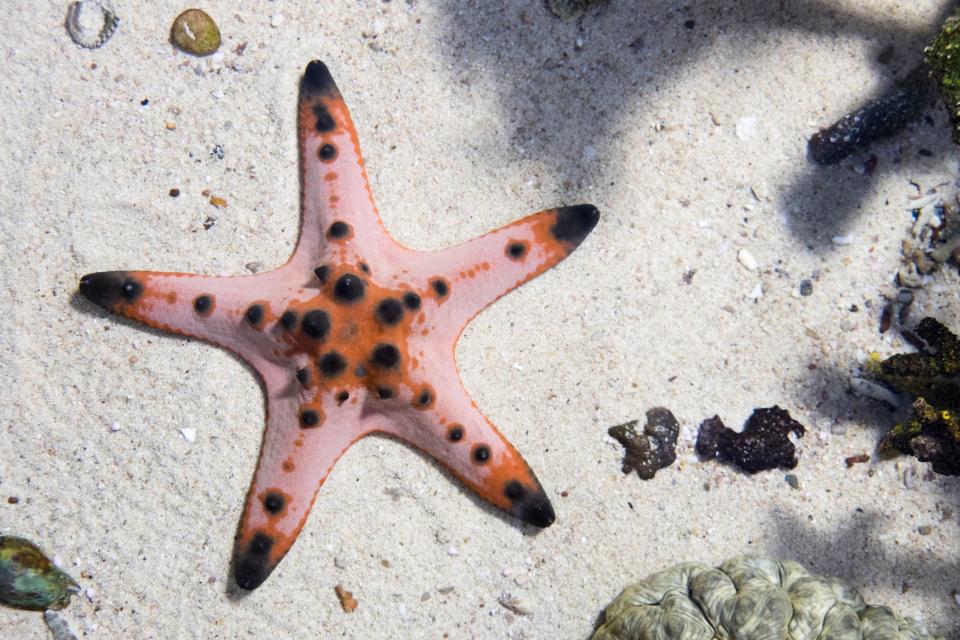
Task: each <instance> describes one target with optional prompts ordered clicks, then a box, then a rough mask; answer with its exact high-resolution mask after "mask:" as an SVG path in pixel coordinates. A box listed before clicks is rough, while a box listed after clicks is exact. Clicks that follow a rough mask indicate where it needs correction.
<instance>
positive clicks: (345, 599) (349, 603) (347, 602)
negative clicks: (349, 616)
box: [333, 584, 357, 613]
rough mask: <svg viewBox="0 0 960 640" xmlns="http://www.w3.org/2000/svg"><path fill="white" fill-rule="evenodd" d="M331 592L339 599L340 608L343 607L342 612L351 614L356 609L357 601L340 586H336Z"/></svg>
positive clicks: (349, 592)
mask: <svg viewBox="0 0 960 640" xmlns="http://www.w3.org/2000/svg"><path fill="white" fill-rule="evenodd" d="M333 590H334V591H335V592H336V594H337V597H338V598H339V599H340V606H341V607H343V610H344V612H345V613H353V610H354V609H356V608H357V599H356V598H354V597H353V592H352V591H347V590H346V589H344V588H343V585H342V584H338V585H337V586H335V587H334V588H333Z"/></svg>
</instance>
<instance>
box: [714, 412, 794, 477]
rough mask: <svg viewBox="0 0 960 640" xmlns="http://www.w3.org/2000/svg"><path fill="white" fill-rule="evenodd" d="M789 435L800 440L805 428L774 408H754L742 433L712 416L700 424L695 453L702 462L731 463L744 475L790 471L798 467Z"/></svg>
mask: <svg viewBox="0 0 960 640" xmlns="http://www.w3.org/2000/svg"><path fill="white" fill-rule="evenodd" d="M790 433H794V434H796V435H797V436H801V437H802V436H803V434H804V433H806V429H804V427H803V425H802V424H800V423H799V422H797V421H796V420H794V419H793V418H791V417H790V413H789V412H787V411H785V410H783V409H781V408H780V407H777V406H773V407H769V408H765V409H764V408H761V409H754V411H753V413H752V414H751V415H750V418H749V419H748V420H747V424H746V427H744V429H743V431H742V432H741V433H737V432H736V431H733V430H732V429H728V428H727V427H725V426H724V424H723V422H722V421H721V420H720V417H719V416H713V417H712V418H708V419H706V420H704V421H703V423H702V424H701V425H700V433H699V434H697V454H698V455H699V456H700V458H701V459H703V460H713V459H714V458H717V459H718V460H720V461H722V462H732V463H733V464H735V465H737V466H738V467H740V468H741V469H743V470H744V471H746V472H747V473H756V472H758V471H765V470H767V469H774V468H777V467H780V468H783V469H793V468H794V467H796V466H797V449H796V447H795V446H793V443H792V442H790V438H789V437H787V436H788V435H789V434H790Z"/></svg>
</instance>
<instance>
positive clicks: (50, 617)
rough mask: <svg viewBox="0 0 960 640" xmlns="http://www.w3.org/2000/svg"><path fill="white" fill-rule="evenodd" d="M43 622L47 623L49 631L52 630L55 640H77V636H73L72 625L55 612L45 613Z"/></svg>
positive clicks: (51, 633)
mask: <svg viewBox="0 0 960 640" xmlns="http://www.w3.org/2000/svg"><path fill="white" fill-rule="evenodd" d="M43 621H44V622H46V623H47V629H50V635H51V636H53V640H77V636H75V635H73V631H72V630H71V629H70V625H69V624H68V623H67V621H66V620H64V619H63V616H61V615H60V614H58V613H55V612H53V611H44V612H43Z"/></svg>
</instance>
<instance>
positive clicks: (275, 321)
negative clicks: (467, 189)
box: [80, 60, 600, 590]
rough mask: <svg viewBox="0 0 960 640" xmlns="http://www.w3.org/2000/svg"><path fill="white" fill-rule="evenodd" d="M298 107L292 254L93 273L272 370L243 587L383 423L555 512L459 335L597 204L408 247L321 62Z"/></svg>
mask: <svg viewBox="0 0 960 640" xmlns="http://www.w3.org/2000/svg"><path fill="white" fill-rule="evenodd" d="M297 114H298V124H297V131H298V140H299V151H300V169H301V174H302V175H301V229H300V237H299V240H298V241H297V246H296V249H295V251H294V253H293V256H292V257H291V258H290V259H289V261H288V262H287V263H286V264H284V265H283V266H282V267H279V268H277V269H274V270H272V271H268V272H265V273H262V274H257V275H252V276H249V275H248V276H233V277H214V276H205V275H195V274H185V273H162V272H150V271H106V272H100V273H93V274H89V275H85V276H83V278H82V279H81V280H80V292H81V293H82V294H83V295H84V296H86V297H87V298H88V299H89V300H91V301H92V302H94V303H96V304H98V305H100V306H102V307H104V308H105V309H107V310H109V311H111V312H113V313H117V314H120V315H122V316H125V317H127V318H131V319H133V320H137V321H139V322H143V323H146V324H148V325H150V326H152V327H155V328H158V329H162V330H164V331H168V332H171V333H176V334H181V335H185V336H190V337H193V338H199V339H202V340H205V341H207V342H210V343H213V344H215V345H217V346H220V347H223V348H226V349H228V350H230V351H232V352H233V353H234V354H236V355H237V356H239V357H240V358H241V359H243V360H244V361H246V362H247V363H248V364H249V365H250V366H251V367H252V368H253V369H254V370H255V371H256V372H257V373H258V374H259V376H260V378H261V382H262V386H263V389H264V393H265V395H266V403H267V404H266V415H267V418H266V428H265V431H264V436H263V443H262V447H261V450H260V458H259V461H258V463H257V468H256V472H255V474H254V478H253V482H252V484H251V486H250V490H249V492H248V494H247V499H246V505H245V507H244V512H243V516H242V518H241V521H240V526H239V530H238V533H237V540H236V544H235V550H234V561H233V567H234V573H235V576H234V577H235V579H236V582H237V584H238V585H239V586H240V587H242V588H244V589H248V590H249V589H255V588H256V587H258V586H259V585H260V584H262V583H263V581H264V580H265V579H266V578H267V576H268V575H269V574H270V572H271V571H273V569H274V568H275V567H276V566H277V564H278V563H279V562H280V560H281V559H282V558H283V556H284V555H285V554H286V553H287V551H288V550H289V549H290V547H291V545H292V544H293V542H294V540H296V538H297V535H298V534H299V533H300V530H301V529H302V528H303V525H304V522H305V521H306V519H307V515H308V514H309V512H310V509H311V507H312V506H313V502H314V499H315V498H316V495H317V492H318V491H319V489H320V486H321V485H322V484H323V482H324V480H325V479H326V477H327V475H328V474H329V472H330V470H331V468H332V467H333V465H334V463H335V462H336V461H337V459H338V458H339V457H340V456H341V455H342V454H343V452H344V451H346V450H347V448H348V447H350V445H351V444H353V443H354V442H356V441H357V440H358V439H360V438H362V437H363V436H365V435H367V434H370V433H374V432H377V433H386V434H388V435H391V436H394V437H396V438H398V439H400V440H402V441H404V442H406V443H408V444H410V445H412V446H413V447H416V448H417V449H419V450H421V451H424V452H426V453H427V454H429V455H430V456H432V457H433V458H434V459H436V460H437V461H438V462H439V463H440V464H441V465H443V466H444V467H446V468H447V469H448V470H449V471H450V472H451V473H453V475H455V476H456V477H457V478H459V479H460V480H461V481H462V482H463V483H464V484H465V485H466V486H467V487H469V488H470V489H472V490H473V491H475V492H476V493H477V494H478V495H480V496H481V497H482V498H484V499H485V500H487V501H488V502H490V503H491V504H493V505H494V506H496V507H498V508H500V509H502V510H504V511H506V512H508V513H510V514H511V515H513V516H515V517H517V518H519V519H521V520H523V521H524V522H527V523H529V524H532V525H535V526H538V527H547V526H549V525H550V524H552V523H553V521H554V519H555V516H554V511H553V507H552V506H551V504H550V500H549V499H548V498H547V495H546V493H545V492H544V490H543V488H542V487H541V485H540V482H539V481H538V480H537V478H536V477H535V476H534V474H533V472H532V471H531V470H530V467H529V466H528V465H527V463H526V462H525V461H524V459H523V458H522V457H521V456H520V454H519V453H518V452H517V450H516V449H515V448H514V447H513V446H512V445H511V444H510V443H509V442H507V440H506V439H505V438H504V437H503V436H502V435H501V434H500V432H499V431H497V429H496V427H494V426H493V424H492V423H491V422H490V421H489V420H488V419H487V418H486V417H485V416H484V415H483V414H482V413H481V412H480V410H479V409H478V408H477V405H476V403H475V402H474V401H473V400H472V399H471V398H470V396H469V395H468V394H467V392H466V390H465V389H464V387H463V385H462V383H461V382H460V376H459V373H458V371H457V366H456V362H455V357H454V347H455V345H456V343H457V340H458V338H459V337H460V334H461V333H462V332H463V329H464V328H465V327H466V325H467V323H468V322H469V321H470V320H471V319H472V318H473V317H474V316H475V315H476V314H477V313H479V312H480V311H481V310H483V309H484V308H485V307H487V306H489V305H490V304H491V303H493V302H494V301H495V300H497V299H498V298H500V297H501V296H503V295H504V294H505V293H507V292H508V291H511V290H512V289H514V288H516V287H518V286H519V285H521V284H523V283H524V282H526V281H528V280H530V279H531V278H534V277H535V276H537V275H539V274H540V273H543V272H544V271H546V270H547V269H549V268H551V267H552V266H554V265H555V264H557V263H558V262H560V261H561V260H563V259H564V258H566V257H567V256H568V255H569V254H570V252H572V251H573V250H574V249H575V248H576V247H577V246H578V245H579V244H580V243H581V242H582V241H583V240H584V238H585V237H586V236H587V234H588V233H590V231H591V230H592V229H593V227H594V226H595V225H596V224H597V221H598V220H599V215H600V214H599V212H598V211H597V209H596V208H595V207H593V206H591V205H578V206H573V207H562V208H556V209H548V210H546V211H541V212H539V213H535V214H533V215H531V216H528V217H526V218H523V219H522V220H518V221H516V222H514V223H512V224H509V225H507V226H505V227H502V228H500V229H497V230H495V231H492V232H490V233H487V234H486V235H483V236H481V237H479V238H476V239H474V240H470V241H468V242H465V243H463V244H461V245H458V246H454V247H451V248H448V249H444V250H440V251H430V252H422V251H414V250H411V249H407V248H406V247H403V246H401V245H399V244H398V243H397V242H396V241H394V240H393V239H392V238H391V237H390V235H389V234H388V233H387V231H386V230H385V229H384V226H383V223H382V222H381V220H380V216H379V214H378V213H377V208H376V205H375V204H374V201H373V196H372V194H371V192H370V187H369V185H368V184H367V175H366V171H365V169H364V166H363V159H362V158H361V155H360V146H359V142H358V140H357V134H356V131H355V130H354V127H353V122H352V121H351V119H350V114H349V112H348V111H347V107H346V104H345V103H344V101H343V98H342V97H341V95H340V91H339V90H338V89H337V86H336V85H335V84H334V81H333V78H332V77H331V75H330V72H329V71H328V70H327V67H326V66H325V65H324V64H323V63H322V62H319V61H316V60H315V61H313V62H311V63H310V64H309V65H308V66H307V68H306V71H305V72H304V75H303V77H302V79H301V81H300V91H299V99H298V105H297Z"/></svg>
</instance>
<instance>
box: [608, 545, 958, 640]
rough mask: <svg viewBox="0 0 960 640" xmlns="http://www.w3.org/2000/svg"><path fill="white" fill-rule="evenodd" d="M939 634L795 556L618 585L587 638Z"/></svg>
mask: <svg viewBox="0 0 960 640" xmlns="http://www.w3.org/2000/svg"><path fill="white" fill-rule="evenodd" d="M719 638H724V639H733V638H736V640H813V639H815V638H830V639H831V640H942V639H939V638H938V636H934V635H931V634H930V633H929V632H928V631H927V630H926V628H924V626H923V625H922V624H921V623H919V622H917V621H916V620H913V619H911V618H904V617H901V616H898V615H896V614H894V612H893V611H892V610H890V609H889V608H887V607H883V606H874V605H868V604H866V603H864V601H863V598H862V597H861V596H860V594H859V593H858V592H857V590H856V589H854V588H853V587H851V586H849V585H847V584H845V583H844V582H842V581H840V580H838V579H836V578H830V577H824V576H817V575H813V574H811V573H810V572H809V571H807V570H806V569H805V568H804V567H803V566H801V565H800V564H798V563H796V562H792V561H784V562H778V561H776V560H772V559H770V558H765V557H760V556H738V557H735V558H731V559H730V560H727V561H726V562H724V563H723V564H722V565H720V567H719V568H713V567H708V566H706V565H703V564H698V563H693V562H688V563H683V564H678V565H676V566H674V567H671V568H670V569H667V570H665V571H660V572H658V573H654V574H653V575H650V576H648V577H647V578H646V579H644V580H642V581H640V582H637V583H636V584H632V585H630V586H628V587H627V588H626V589H624V590H623V591H622V592H621V593H620V595H619V596H617V598H616V599H615V600H614V601H613V603H611V604H610V606H609V607H607V609H606V611H605V612H604V616H603V622H602V624H601V625H600V626H599V627H598V628H597V630H596V631H595V632H594V634H593V636H592V639H591V640H716V639H719Z"/></svg>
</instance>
